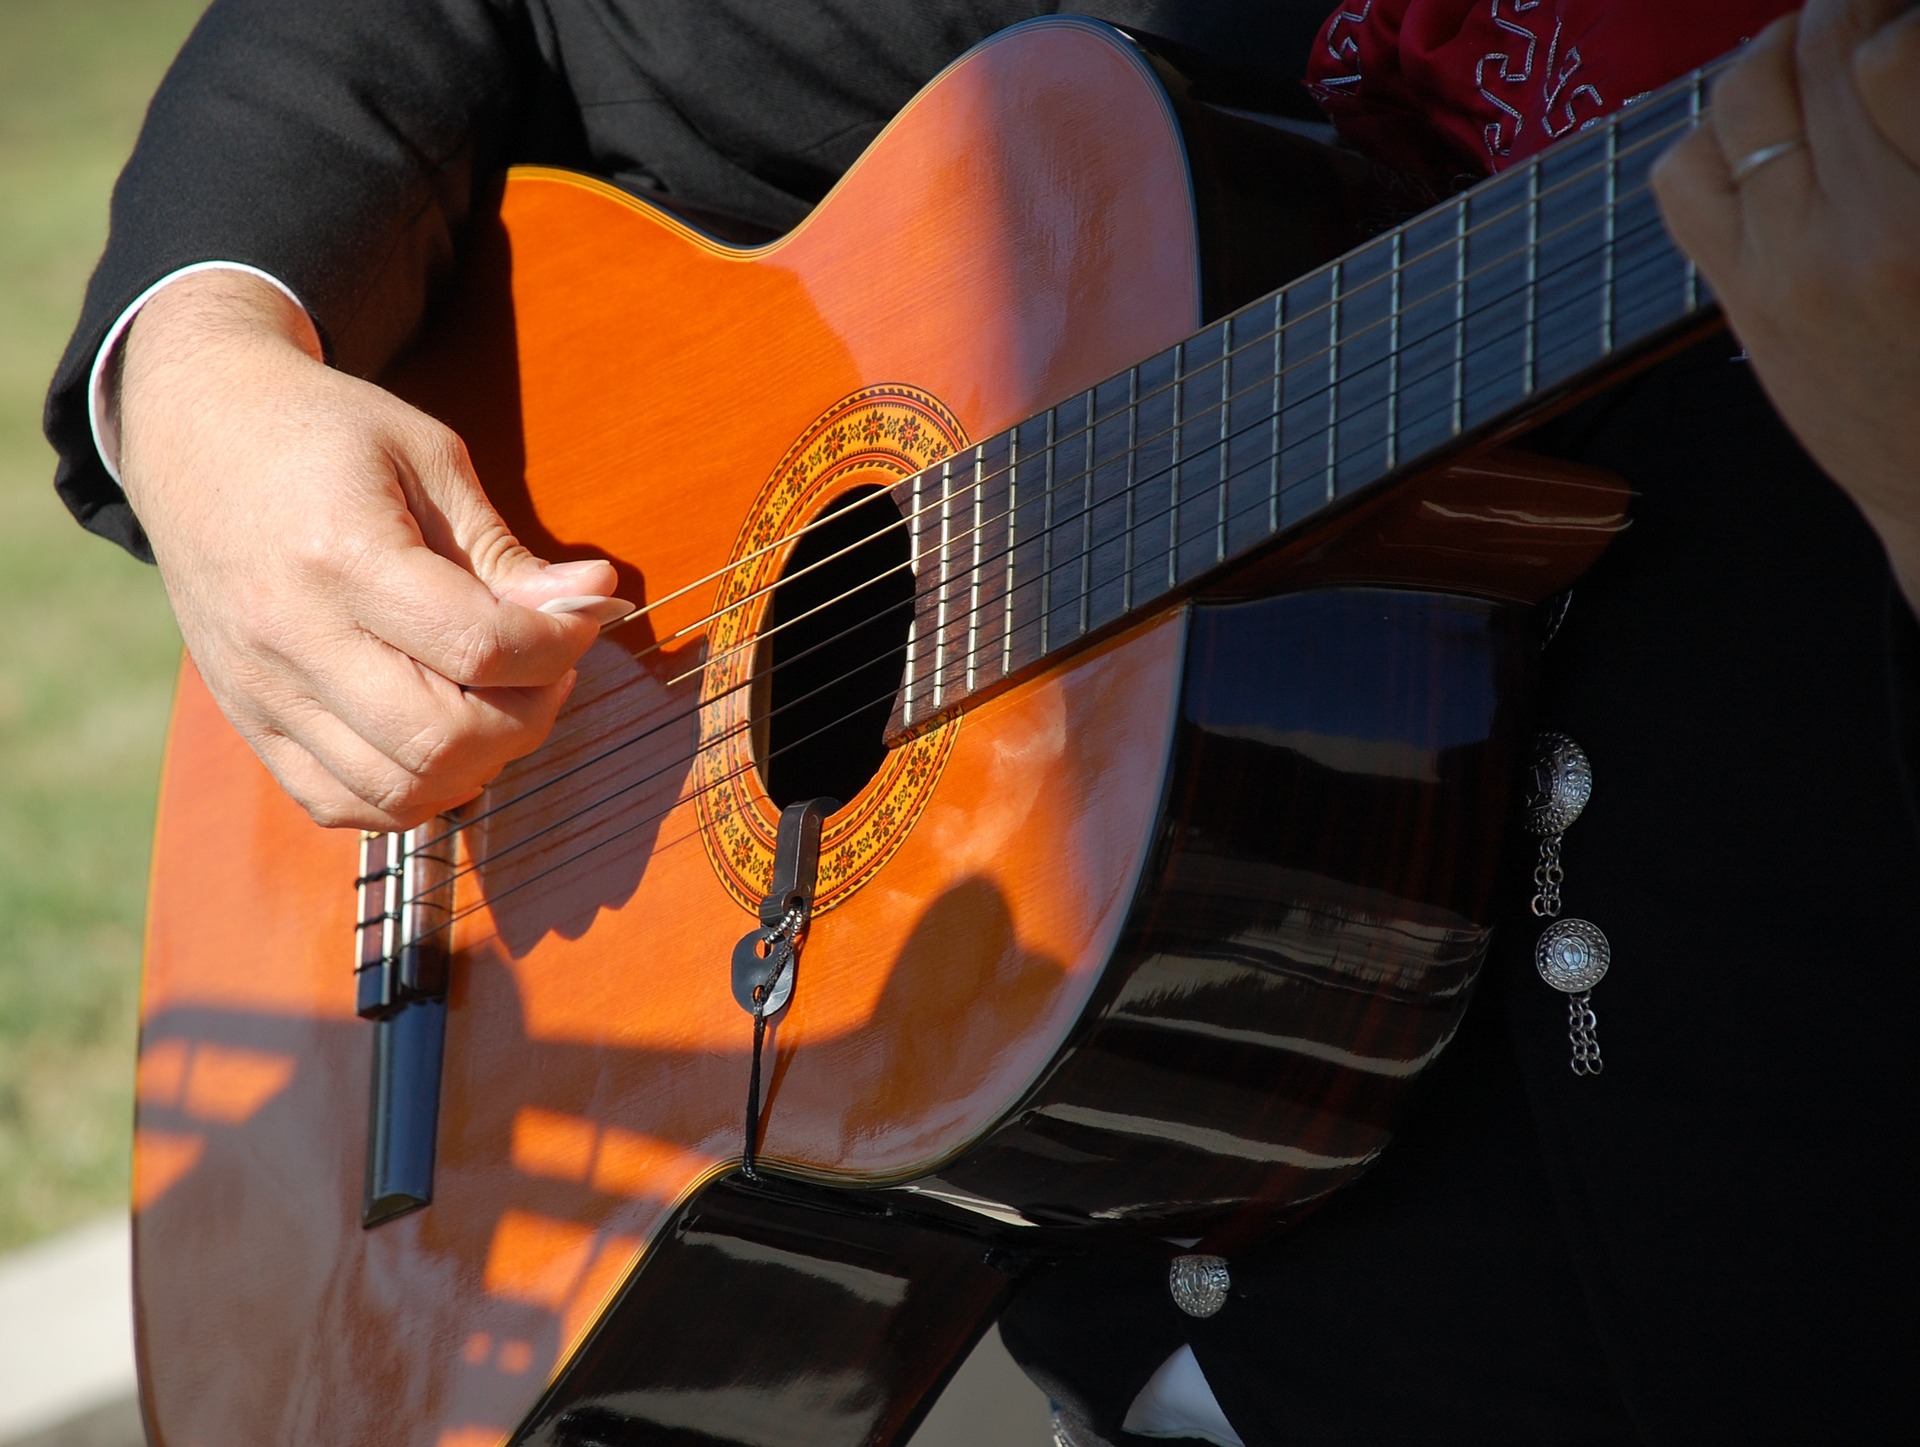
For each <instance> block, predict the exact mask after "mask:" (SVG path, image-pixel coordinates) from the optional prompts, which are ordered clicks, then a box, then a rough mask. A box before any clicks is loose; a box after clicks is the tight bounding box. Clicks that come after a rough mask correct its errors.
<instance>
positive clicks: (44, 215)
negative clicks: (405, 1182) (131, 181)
mask: <svg viewBox="0 0 1920 1447" xmlns="http://www.w3.org/2000/svg"><path fill="white" fill-rule="evenodd" d="M200 9H201V0H0V1251H5V1250H8V1249H10V1248H13V1247H16V1246H20V1245H24V1244H25V1243H27V1242H29V1241H32V1240H34V1239H35V1238H37V1237H41V1236H45V1235H47V1234H49V1233H52V1232H55V1231H58V1230H60V1229H61V1228H62V1227H66V1226H71V1225H74V1224H76V1223H78V1222H81V1221H84V1220H87V1219H89V1218H91V1217H95V1216H99V1215H101V1214H102V1213H104V1212H108V1211H112V1210H116V1209H120V1208H122V1207H123V1206H124V1203H125V1200H126V1194H127V1155H128V1149H129V1141H130V1139H131V1128H130V1119H131V1116H130V1111H131V1101H132V1089H133V1039H134V1018H135V1009H134V1006H135V995H136V991H137V989H138V984H139V963H140V922H141V914H142V910H143V908H144V901H145V897H146V878H147V834H148V831H149V830H150V829H151V827H152V820H153V799H154V786H155V783H156V781H157V778H158V769H159V761H160V746H161V740H162V736H163V733H164V730H165V726H166V716H167V704H168V699H169V697H170V696H171V691H172V684H173V670H174V666H175V662H176V659H177V657H178V654H179V648H180V639H179V635H178V634H177V633H176V632H175V631H174V627H173V620H172V618H171V616H170V615H169V614H168V612H167V606H166V600H165V598H164V597H163V596H162V594H161V590H160V580H159V578H158V576H157V575H156V574H155V573H154V572H153V570H152V569H151V568H148V567H145V566H143V565H141V564H139V563H136V562H134V561H133V560H132V559H131V558H129V557H127V556H126V555H125V554H124V553H122V552H121V551H120V550H119V549H118V548H116V547H113V546H112V545H111V544H107V543H103V542H101V541H100V540H98V539H97V538H94V537H92V536H90V535H89V534H87V533H83V532H81V531H80V530H79V528H77V527H75V526H74V524H73V522H72V521H71V519H69V518H68V516H67V514H66V511H65V509H63V508H62V507H61V506H60V503H59V501H58V500H57V499H56V498H55V497H54V495H53V489H52V486H51V483H52V478H53V452H52V450H51V449H50V448H49V447H48V446H47V444H46V442H45V441H44V440H43V439H42V438H41V436H40V404H41V398H42V395H43V393H44V391H45V389H46V385H47V378H48V377H49V376H50V375H51V373H52V371H53V365H54V362H55V361H56V360H57V359H58V357H59V355H60V350H61V348H62V346H63V345H64V344H65V342H66V339H67V331H68V328H69V327H70V326H71V325H72V323H73V319H74V317H75V315H76V314H77V313H78V311H79V306H80V293H81V290H82V288H83V287H84V286H85V285H86V280H87V273H88V272H89V271H90V270H91V269H92V267H93V263H94V260H95V258H96V257H97V256H98V255H99V252H100V247H101V244H102V242H103V241H104V240H105V238H106V231H107V194H108V191H109V189H110V188H111V186H112V184H113V178H114V175H115V173H116V172H117V171H118V170H119V168H120V164H121V162H122V161H123V160H124V159H125V158H126V154H127V152H128V150H129V149H130V148H131V146H132V144H133V137H134V133H135V131H136V130H137V129H138V128H139V125H140V117H141V114H142V113H143V111H144V110H145V107H146V101H147V97H148V96H149V95H150V94H151V93H152V91H153V88H154V86H155V84H156V83H157V82H158V81H159V78H160V75H161V72H162V71H163V70H164V69H165V68H166V64H167V62H168V60H170V59H171V58H172V56H173V53H174V51H175V50H176V49H178V48H179V45H180V42H181V40H182V39H183V38H184V37H185V35H186V33H187V30H188V28H189V27H190V26H191V25H192V23H193V20H194V18H195V17H196V16H197V15H198V14H199V12H200Z"/></svg>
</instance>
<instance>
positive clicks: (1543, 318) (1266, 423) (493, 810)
mask: <svg viewBox="0 0 1920 1447" xmlns="http://www.w3.org/2000/svg"><path fill="white" fill-rule="evenodd" d="M1640 229H1644V228H1640ZM1631 234H1632V233H1631V232H1628V233H1622V237H1623V238H1626V237H1630V236H1631ZM1667 259H1669V258H1668V257H1666V256H1656V257H1654V258H1652V259H1651V260H1650V261H1643V262H1642V263H1639V264H1637V265H1634V266H1630V267H1628V268H1626V269H1624V270H1622V271H1621V272H1619V273H1618V275H1617V278H1616V279H1617V280H1618V279H1624V278H1625V277H1627V276H1629V275H1631V274H1633V273H1634V272H1637V271H1639V270H1642V269H1644V267H1645V266H1648V265H1654V264H1658V263H1659V262H1661V261H1664V260H1667ZM1590 300H1591V299H1590V298H1586V297H1579V298H1574V299H1573V300H1571V301H1569V302H1565V303H1562V304H1561V305H1560V306H1557V307H1550V308H1548V309H1546V311H1544V312H1542V313H1538V314H1536V316H1535V317H1534V319H1533V321H1532V322H1531V323H1528V322H1524V321H1523V322H1522V323H1521V324H1520V326H1519V327H1518V328H1512V329H1508V330H1506V331H1504V332H1502V333H1500V334H1499V335H1498V336H1496V337H1494V338H1492V339H1490V340H1493V341H1499V340H1505V339H1507V338H1511V337H1513V336H1515V335H1517V334H1518V333H1519V332H1520V331H1524V330H1525V329H1526V327H1527V326H1528V325H1533V326H1536V327H1537V326H1539V325H1540V324H1541V323H1542V322H1547V323H1551V322H1552V320H1553V319H1554V317H1555V315H1556V314H1557V313H1558V312H1561V311H1564V310H1566V309H1568V308H1570V307H1577V306H1580V305H1583V304H1584V303H1586V302H1588V301H1590ZM1469 315H1473V314H1469ZM1450 329H1451V328H1450V327H1448V328H1442V331H1446V330H1450ZM1437 334H1438V333H1436V335H1437ZM1387 360H1388V359H1380V360H1378V361H1376V362H1374V363H1369V364H1367V368H1371V367H1373V366H1377V365H1384V364H1385V363H1386V361H1387ZM1365 369H1366V368H1363V370H1365ZM1451 370H1452V368H1451V367H1450V366H1442V367H1439V368H1436V369H1434V370H1433V371H1430V372H1429V373H1427V374H1425V375H1424V376H1423V377H1418V378H1415V379H1414V380H1413V381H1412V383H1410V384H1408V385H1407V386H1405V387H1404V388H1403V389H1402V390H1405V391H1412V390H1413V389H1414V388H1417V387H1418V386H1420V385H1421V384H1422V383H1423V382H1425V381H1427V380H1430V379H1433V378H1438V377H1441V376H1444V375H1445V374H1446V373H1447V372H1449V371H1451ZM1356 375H1357V374H1356ZM1349 380H1350V379H1349ZM1266 386H1267V384H1265V383H1262V384H1258V385H1257V386H1255V387H1250V388H1248V389H1247V391H1246V392H1245V393H1241V394H1237V395H1238V396H1245V395H1247V394H1248V393H1251V392H1253V391H1256V390H1264V389H1265V388H1266ZM1329 390H1331V389H1330V388H1328V387H1322V388H1320V389H1317V390H1316V391H1315V392H1314V393H1312V394H1309V395H1308V396H1305V397H1303V398H1300V399H1298V404H1299V405H1305V404H1307V403H1310V402H1312V401H1314V400H1316V399H1320V398H1324V397H1326V395H1327V393H1328V391H1329ZM1232 400H1234V399H1231V398H1230V399H1228V401H1229V402H1231V401H1232ZM1380 405H1383V403H1382V402H1375V403H1369V404H1368V407H1369V408H1373V407H1378V406H1380ZM1453 405H1454V403H1453V402H1452V401H1451V400H1450V401H1449V402H1447V403H1445V404H1443V405H1442V406H1440V407H1437V408H1434V409H1431V410H1429V411H1428V412H1427V413H1425V414H1423V415H1422V416H1420V417H1417V418H1414V419H1412V421H1411V423H1409V422H1408V421H1407V420H1406V419H1402V421H1401V422H1400V424H1399V429H1400V430H1402V431H1404V430H1410V429H1411V427H1412V426H1415V425H1418V424H1421V423H1424V422H1427V421H1429V420H1431V419H1433V418H1435V417H1438V416H1439V415H1440V414H1441V413H1443V412H1446V411H1449V410H1451V408H1452V406H1453ZM1273 420H1274V419H1273V417H1272V416H1262V417H1259V418H1256V419H1255V420H1254V421H1253V422H1251V423H1250V424H1249V425H1248V426H1247V427H1246V428H1244V429H1242V430H1241V431H1240V432H1237V433H1231V434H1228V436H1227V437H1225V438H1221V439H1217V440H1215V441H1214V442H1212V443H1210V445H1209V446H1208V447H1207V448H1205V449H1202V451H1201V453H1200V454H1199V457H1197V458H1196V457H1189V458H1186V459H1183V460H1181V461H1180V462H1179V463H1177V464H1174V465H1172V466H1170V467H1167V468H1163V469H1159V470H1156V471H1155V472H1154V473H1152V474H1150V475H1149V476H1148V477H1147V478H1146V479H1144V480H1141V481H1140V482H1136V484H1135V485H1134V490H1135V491H1136V492H1138V491H1141V490H1144V488H1145V486H1146V485H1147V484H1150V483H1152V482H1154V481H1157V480H1160V479H1164V478H1167V477H1169V476H1170V475H1171V474H1172V473H1173V472H1175V471H1179V470H1184V469H1187V468H1190V467H1193V466H1194V465H1195V464H1196V463H1197V462H1198V461H1199V460H1200V458H1204V457H1206V456H1207V455H1208V454H1210V453H1215V452H1218V451H1221V450H1223V449H1225V448H1227V447H1229V446H1230V445H1231V443H1233V442H1234V441H1237V440H1240V439H1241V438H1243V437H1244V436H1245V435H1246V434H1247V433H1249V432H1253V431H1257V430H1259V429H1260V428H1262V427H1270V426H1271V424H1272V421H1273ZM1325 437H1326V433H1325V431H1324V430H1318V431H1315V432H1312V433H1310V434H1309V435H1308V436H1307V437H1305V438H1303V439H1302V440H1300V441H1298V442H1294V443H1291V444H1286V445H1283V446H1282V447H1281V448H1280V455H1279V457H1280V459H1284V457H1285V455H1286V454H1288V453H1290V452H1297V451H1298V450H1299V449H1301V448H1305V447H1313V448H1315V450H1316V451H1317V450H1318V446H1319V445H1320V444H1323V443H1324V441H1325ZM1278 460H1279V459H1276V458H1275V457H1273V456H1272V455H1269V456H1267V457H1264V458H1262V459H1260V461H1259V462H1257V463H1255V464H1254V466H1256V467H1263V466H1269V465H1273V464H1275V463H1276V462H1277V461H1278ZM1095 470H1097V468H1096V469H1095ZM1324 475H1325V469H1324V466H1322V467H1316V468H1315V469H1314V470H1313V478H1314V480H1315V481H1318V480H1319V479H1321V478H1322V477H1324ZM1086 480H1087V474H1086V473H1080V474H1076V476H1075V478H1073V479H1069V487H1071V484H1072V482H1074V481H1080V482H1085V481H1086ZM972 485H973V484H965V485H963V488H962V491H963V492H964V490H965V487H966V486H972ZM1296 486H1298V484H1296ZM1218 487H1219V484H1218V483H1217V482H1216V483H1210V484H1203V488H1204V489H1206V490H1207V491H1213V492H1217V490H1218ZM1057 490H1058V489H1056V491H1057ZM1080 490H1082V491H1083V490H1084V489H1080ZM1288 490H1289V491H1290V490H1291V489H1288ZM1201 495H1202V496H1204V495H1206V492H1205V491H1203V493H1202V494H1201ZM1117 500H1119V499H1118V498H1117V497H1116V498H1107V499H1101V500H1099V501H1098V502H1096V503H1095V504H1094V508H1095V510H1097V509H1098V508H1100V507H1102V506H1107V505H1110V504H1111V503H1113V502H1115V501H1117ZM1192 501H1193V499H1192V498H1191V497H1189V498H1187V499H1182V500H1178V501H1175V502H1173V503H1171V504H1170V505H1169V506H1168V507H1167V508H1164V509H1161V510H1159V511H1156V512H1155V513H1153V514H1151V515H1149V516H1147V517H1145V518H1136V519H1135V520H1134V522H1133V524H1132V526H1131V527H1130V528H1129V529H1127V532H1128V533H1138V532H1139V531H1140V530H1141V529H1142V528H1143V527H1146V526H1148V525H1150V524H1152V523H1155V522H1158V521H1160V520H1162V519H1166V518H1171V517H1172V515H1173V513H1174V511H1175V509H1176V508H1182V509H1183V508H1186V507H1188V506H1191V504H1192ZM1089 515H1090V514H1089V511H1088V510H1087V509H1085V508H1081V509H1080V510H1078V511H1076V512H1074V513H1072V514H1071V515H1069V516H1067V517H1065V518H1061V519H1058V520H1056V521H1055V522H1053V523H1051V524H1049V525H1047V526H1046V527H1045V528H1043V529H1042V533H1043V534H1057V533H1060V532H1064V531H1066V530H1068V529H1070V528H1074V527H1076V526H1078V527H1080V528H1082V530H1084V529H1085V527H1086V525H1087V522H1088V519H1089ZM1006 516H1008V514H1007V513H999V514H995V516H994V518H992V519H987V520H984V521H985V522H997V521H999V520H1000V519H1002V518H1005V517H1006ZM983 525H984V523H983ZM1218 526H1219V524H1218V523H1216V530H1217V528H1218ZM974 531H976V529H972V528H969V529H965V530H963V532H962V534H961V539H962V540H964V538H965V537H966V536H968V535H971V534H972V533H973V532H974ZM1124 535H1125V534H1123V536H1124ZM1031 541H1032V540H1031V539H1030V540H1028V542H1027V543H1020V542H1016V544H1015V546H1022V545H1030V543H1031ZM1106 545H1108V544H1105V543H1103V544H1101V545H1100V546H1106ZM1009 551H1010V549H1002V550H1000V551H998V552H996V553H994V554H992V555H991V556H990V557H986V558H983V559H981V560H980V561H979V563H978V564H976V565H973V566H974V569H975V570H976V571H977V570H978V569H979V568H980V567H982V566H984V565H985V564H989V563H993V562H995V561H997V560H999V559H1001V558H1003V557H1005V556H1006V555H1007V553H1008V552H1009ZM1079 561H1080V560H1079V558H1078V557H1075V558H1073V559H1070V560H1068V561H1067V562H1065V563H1062V564H1057V565H1055V567H1054V568H1052V569H1049V570H1048V571H1049V572H1057V571H1059V570H1060V568H1062V567H1074V566H1076V565H1077V564H1078V562H1079ZM889 571H897V569H894V570H889ZM874 581H876V579H868V580H866V581H864V582H863V583H862V584H860V585H859V586H858V587H856V588H854V589H851V590H849V592H848V593H847V594H843V595H841V598H842V600H844V598H845V597H847V596H850V595H851V594H853V593H857V592H859V591H861V590H862V589H864V588H865V587H868V586H871V584H872V583H873V582H874ZM1031 585H1032V580H1029V581H1028V582H1027V583H1024V584H1020V585H1016V588H1015V590H1014V591H1016V592H1017V591H1019V589H1020V588H1021V587H1026V586H1031ZM1003 596H1004V595H1003ZM998 601H999V600H998V599H994V600H990V602H989V605H988V606H992V604H993V603H995V602H998ZM735 606H739V605H735ZM903 606H904V605H903ZM809 611H810V612H812V611H818V610H817V609H816V610H809ZM978 611H979V610H978V609H977V608H976V609H974V610H970V612H969V613H968V614H967V615H963V616H968V617H971V616H973V614H975V613H977V612H978ZM789 621H795V620H789ZM870 621H871V620H870V619H863V620H861V621H860V622H859V623H856V624H854V625H852V627H851V628H849V629H843V630H842V631H841V632H840V633H837V634H835V635H832V637H830V638H829V639H827V640H824V641H823V642H822V643H821V644H819V645H816V647H823V646H826V645H827V644H830V643H832V642H836V641H838V640H839V639H840V638H842V637H844V636H845V634H846V633H847V632H851V631H855V630H857V629H858V628H861V627H865V626H868V624H869V622H870ZM775 631H778V630H777V628H776V629H772V630H767V631H766V632H763V633H761V634H759V635H757V637H756V641H757V639H758V638H765V637H769V636H771V634H772V633H773V632H775ZM812 651H813V649H809V650H805V652H812ZM895 651H897V647H896V648H889V649H888V650H887V653H888V654H889V655H890V654H892V653H893V652H895ZM804 656H805V653H803V654H802V655H800V656H797V657H796V658H795V659H788V660H783V661H782V662H781V663H780V664H776V665H774V666H773V667H771V668H768V669H763V670H757V671H755V672H753V673H751V674H749V675H748V677H746V678H744V679H742V680H741V681H740V682H739V683H738V684H736V685H734V686H733V687H731V688H729V689H725V690H722V691H721V692H720V693H717V694H715V695H713V696H711V697H709V698H706V699H703V700H700V701H699V702H697V703H696V704H695V705H694V707H693V708H692V709H689V710H685V711H683V712H680V713H677V714H675V715H673V716H670V717H669V718H667V719H665V720H663V721H662V722H661V723H659V724H656V725H654V726H653V727H651V728H649V729H646V730H643V731H642V732H641V733H640V734H637V735H635V736H633V737H630V738H629V739H627V740H624V741H623V742H622V743H620V744H616V745H614V746H613V747H612V748H610V749H608V750H606V751H605V752H604V753H603V754H601V755H598V756H596V757H595V758H593V759H589V760H586V761H583V763H582V764H580V765H578V766H577V768H576V770H569V771H568V774H567V775H561V776H559V777H557V778H555V779H552V780H549V781H547V782H546V783H543V784H541V785H538V786H536V787H535V788H533V789H530V790H528V791H525V792H524V793H522V794H518V795H514V796H511V797H509V798H508V799H505V800H502V801H500V803H498V804H496V805H492V806H490V807H489V808H487V809H486V810H484V811H483V812H482V813H481V814H479V815H477V816H475V817H474V818H472V819H469V820H465V821H461V822H460V823H458V824H454V825H451V826H449V828H448V829H447V830H446V831H444V832H443V833H441V834H439V835H435V836H432V837H430V838H429V839H427V840H424V841H422V842H421V843H420V844H419V845H417V846H415V847H416V848H417V849H421V850H424V849H428V848H431V847H433V846H434V845H435V844H437V843H439V842H442V841H443V840H444V839H445V838H446V837H447V835H448V834H451V833H453V832H455V831H457V830H458V829H461V828H467V827H471V826H472V825H473V824H477V823H479V822H480V821H481V820H482V819H484V818H487V817H490V816H492V815H494V814H497V813H499V812H501V811H503V810H505V809H507V808H510V807H512V806H513V805H515V804H517V803H520V802H522V801H523V800H525V799H527V798H530V797H532V796H533V795H534V794H537V793H540V792H543V791H544V790H545V789H547V788H550V787H553V786H554V785H556V784H558V783H560V782H562V781H563V780H564V779H565V778H566V777H568V776H569V775H570V774H571V773H572V772H575V771H577V769H578V768H586V767H590V766H591V765H592V764H593V763H596V762H599V761H600V760H601V759H603V758H605V757H608V756H611V755H612V754H614V753H617V752H619V751H621V750H622V749H624V748H627V747H630V746H631V745H633V744H635V743H638V742H641V741H643V740H644V738H646V737H648V736H650V735H651V734H653V733H655V732H657V731H658V730H659V729H661V728H666V727H671V726H673V725H675V724H678V723H680V722H683V721H684V720H685V719H686V718H688V717H691V716H693V715H694V714H697V712H698V711H699V709H701V708H703V707H707V706H710V705H713V704H717V703H719V702H720V701H721V700H723V699H724V698H726V697H727V696H728V695H729V694H731V693H732V692H734V691H735V690H736V689H738V688H741V687H747V686H750V685H751V684H753V683H756V682H758V681H759V680H760V679H761V678H763V677H767V676H770V675H771V674H772V673H774V672H777V671H778V669H779V668H780V667H784V666H786V665H787V664H789V663H796V662H798V661H799V658H800V657H804ZM878 661H879V660H878V659H874V660H869V661H868V662H866V663H863V664H861V665H858V666H857V667H856V668H854V669H853V670H851V672H854V673H857V672H859V671H861V670H863V669H865V668H868V667H871V666H874V664H875V663H877V662H878ZM709 666H710V665H709ZM701 671H703V670H692V671H689V672H688V673H686V674H682V675H679V676H677V677H676V678H675V679H673V680H671V681H670V682H671V684H673V685H677V684H679V683H681V682H683V681H686V680H688V679H690V678H692V677H694V676H696V674H697V673H699V672H701ZM838 681H839V680H838V679H836V680H831V681H830V682H829V683H828V684H823V685H821V687H822V688H824V687H828V686H831V684H832V683H836V682H838ZM819 691H820V690H819V689H815V690H813V691H812V692H813V693H817V692H819ZM811 696H812V694H811V693H810V694H808V695H805V697H811ZM795 702H798V700H796V701H795ZM723 741H724V738H715V739H711V740H709V741H708V742H707V743H706V744H703V745H702V747H703V748H704V747H711V746H713V745H714V744H717V743H719V742H723ZM676 762H680V761H676Z"/></svg>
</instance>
